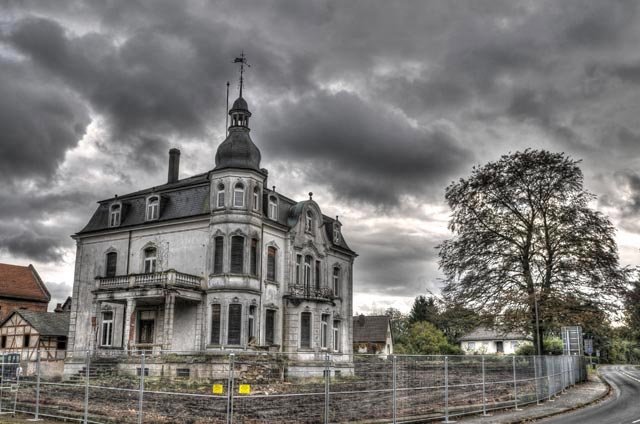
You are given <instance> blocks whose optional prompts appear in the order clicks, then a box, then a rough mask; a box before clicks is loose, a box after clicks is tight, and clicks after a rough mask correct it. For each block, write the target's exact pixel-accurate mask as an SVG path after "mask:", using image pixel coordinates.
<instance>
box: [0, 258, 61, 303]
mask: <svg viewBox="0 0 640 424" xmlns="http://www.w3.org/2000/svg"><path fill="white" fill-rule="evenodd" d="M2 297H13V298H19V299H28V300H34V301H36V302H47V303H48V302H49V300H51V295H50V294H49V290H47V288H46V287H45V285H44V283H43V282H42V280H41V279H40V276H39V275H38V273H37V272H36V270H35V268H34V267H33V265H29V266H19V265H9V264H3V263H0V298H2Z"/></svg>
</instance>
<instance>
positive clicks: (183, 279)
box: [96, 269, 202, 290]
mask: <svg viewBox="0 0 640 424" xmlns="http://www.w3.org/2000/svg"><path fill="white" fill-rule="evenodd" d="M144 287H164V288H167V287H182V288H186V289H193V290H201V289H202V278H201V277H198V276H196V275H191V274H185V273H182V272H178V271H176V270H174V269H170V270H168V271H162V272H154V273H149V274H129V275H117V276H115V277H105V278H102V277H96V288H97V289H100V290H121V289H130V288H144Z"/></svg>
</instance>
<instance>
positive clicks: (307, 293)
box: [289, 284, 335, 300]
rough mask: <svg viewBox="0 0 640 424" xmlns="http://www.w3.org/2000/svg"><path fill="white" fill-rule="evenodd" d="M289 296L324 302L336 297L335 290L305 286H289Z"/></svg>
mask: <svg viewBox="0 0 640 424" xmlns="http://www.w3.org/2000/svg"><path fill="white" fill-rule="evenodd" d="M289 295H290V296H292V297H297V298H306V299H323V300H324V299H326V300H331V299H333V298H334V297H335V296H334V295H333V289H331V288H330V287H313V286H305V285H303V284H294V285H292V286H289Z"/></svg>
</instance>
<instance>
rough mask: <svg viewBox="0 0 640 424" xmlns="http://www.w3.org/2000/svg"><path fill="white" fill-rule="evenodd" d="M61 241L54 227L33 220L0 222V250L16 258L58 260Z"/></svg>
mask: <svg viewBox="0 0 640 424" xmlns="http://www.w3.org/2000/svg"><path fill="white" fill-rule="evenodd" d="M62 243H63V239H61V237H60V234H59V233H58V232H57V231H56V230H55V229H54V228H46V227H43V226H42V225H39V224H36V223H34V222H16V223H12V222H10V221H9V222H3V223H2V224H0V252H3V253H5V254H10V255H12V256H14V257H17V258H24V259H28V260H32V261H39V262H59V261H61V260H62V255H63V254H64V251H63V248H62V246H61V244H62ZM66 244H67V245H70V244H71V243H70V242H68V243H66ZM67 247H68V246H67Z"/></svg>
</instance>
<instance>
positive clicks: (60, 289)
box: [45, 281, 72, 308]
mask: <svg viewBox="0 0 640 424" xmlns="http://www.w3.org/2000/svg"><path fill="white" fill-rule="evenodd" d="M45 285H46V286H47V290H49V293H50V294H51V303H50V307H51V308H55V306H56V305H57V304H58V303H64V302H65V300H67V297H69V296H71V291H72V286H71V282H69V283H54V282H51V281H46V282H45Z"/></svg>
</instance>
